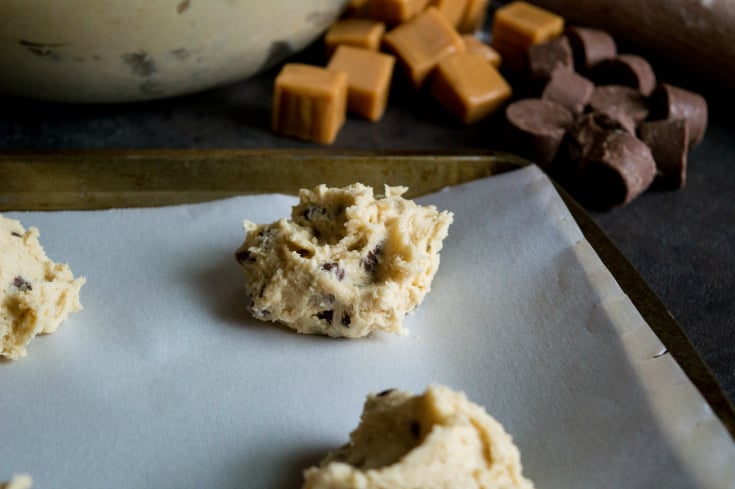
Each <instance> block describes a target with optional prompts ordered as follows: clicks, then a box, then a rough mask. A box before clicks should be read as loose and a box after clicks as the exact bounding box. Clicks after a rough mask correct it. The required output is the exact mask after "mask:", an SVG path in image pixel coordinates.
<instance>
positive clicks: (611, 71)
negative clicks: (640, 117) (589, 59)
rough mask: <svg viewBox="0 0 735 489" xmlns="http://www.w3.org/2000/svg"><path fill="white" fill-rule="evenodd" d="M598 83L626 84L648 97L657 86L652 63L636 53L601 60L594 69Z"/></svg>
mask: <svg viewBox="0 0 735 489" xmlns="http://www.w3.org/2000/svg"><path fill="white" fill-rule="evenodd" d="M592 81H594V82H595V83H596V84H598V85H625V86H628V87H633V88H637V89H638V90H640V92H641V93H642V94H643V95H645V96H646V97H648V96H649V95H651V93H652V92H653V89H654V88H656V74H655V73H654V72H653V68H651V65H650V64H649V63H648V61H646V60H645V59H643V58H642V57H640V56H637V55H635V54H620V55H618V56H616V57H614V58H610V59H606V60H603V61H600V62H599V63H597V65H596V66H595V68H594V70H593V71H592Z"/></svg>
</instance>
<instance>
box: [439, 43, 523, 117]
mask: <svg viewBox="0 0 735 489" xmlns="http://www.w3.org/2000/svg"><path fill="white" fill-rule="evenodd" d="M431 94H432V95H433V96H434V98H436V99H437V100H438V101H439V103H441V104H442V105H443V106H444V107H446V108H447V109H448V110H449V111H450V112H451V113H452V114H454V115H455V116H456V117H457V118H459V119H460V120H461V121H462V122H464V123H465V124H472V123H474V122H477V121H479V120H481V119H484V118H485V117H487V116H489V115H490V114H492V113H493V112H495V111H497V110H498V109H500V108H501V107H502V106H503V104H505V102H506V101H507V100H508V99H509V98H510V96H511V95H512V90H511V87H510V85H508V83H507V82H506V81H505V79H504V78H503V76H502V75H501V74H500V73H498V71H497V70H496V69H495V68H493V67H492V66H491V65H490V64H489V63H488V62H487V61H486V60H485V58H483V57H482V56H480V55H478V54H473V53H454V54H450V55H449V56H446V57H444V58H443V59H442V60H441V61H439V63H438V64H437V65H436V68H435V69H434V73H433V74H432V76H431Z"/></svg>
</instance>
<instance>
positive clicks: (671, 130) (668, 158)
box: [639, 119, 689, 188]
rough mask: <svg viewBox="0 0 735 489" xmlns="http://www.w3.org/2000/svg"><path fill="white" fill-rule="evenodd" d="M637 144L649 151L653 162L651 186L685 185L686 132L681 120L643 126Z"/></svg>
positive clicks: (657, 122) (647, 123) (674, 186)
mask: <svg viewBox="0 0 735 489" xmlns="http://www.w3.org/2000/svg"><path fill="white" fill-rule="evenodd" d="M639 132H640V137H641V141H643V142H644V143H646V144H647V145H648V147H649V148H651V153H652V154H653V159H654V161H655V162H656V170H657V174H656V179H655V180H654V183H655V184H656V186H658V187H660V188H681V187H683V186H684V185H685V183H686V174H687V146H688V141H689V131H688V124H687V121H686V120H684V119H670V120H661V121H650V122H644V123H642V124H641V125H640V127H639Z"/></svg>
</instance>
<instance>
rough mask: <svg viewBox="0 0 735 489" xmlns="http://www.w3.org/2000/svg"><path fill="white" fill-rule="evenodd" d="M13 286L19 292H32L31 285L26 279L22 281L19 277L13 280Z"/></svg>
mask: <svg viewBox="0 0 735 489" xmlns="http://www.w3.org/2000/svg"><path fill="white" fill-rule="evenodd" d="M13 285H14V286H15V287H16V288H17V289H18V290H19V291H21V292H28V291H29V290H33V287H32V286H31V283H30V282H27V281H26V279H24V278H23V277H21V276H20V275H18V276H17V277H15V279H13Z"/></svg>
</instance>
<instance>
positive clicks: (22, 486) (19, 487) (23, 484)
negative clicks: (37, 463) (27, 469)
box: [0, 474, 33, 489]
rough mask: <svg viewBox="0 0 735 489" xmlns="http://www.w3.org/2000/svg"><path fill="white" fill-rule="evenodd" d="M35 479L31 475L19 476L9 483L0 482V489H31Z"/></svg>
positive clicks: (15, 476)
mask: <svg viewBox="0 0 735 489" xmlns="http://www.w3.org/2000/svg"><path fill="white" fill-rule="evenodd" d="M31 487H33V479H31V476H30V475H26V474H17V475H14V476H13V479H12V480H11V481H9V482H0V489H31Z"/></svg>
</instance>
